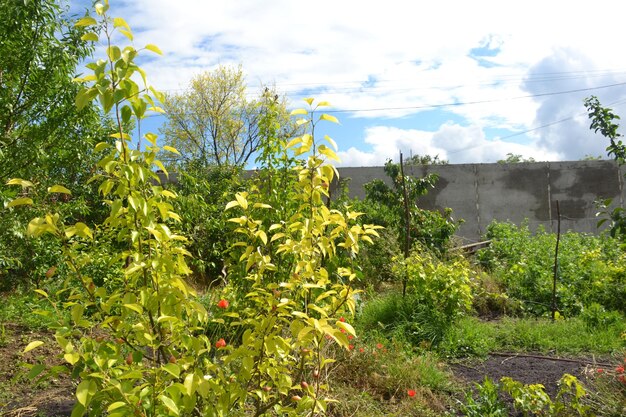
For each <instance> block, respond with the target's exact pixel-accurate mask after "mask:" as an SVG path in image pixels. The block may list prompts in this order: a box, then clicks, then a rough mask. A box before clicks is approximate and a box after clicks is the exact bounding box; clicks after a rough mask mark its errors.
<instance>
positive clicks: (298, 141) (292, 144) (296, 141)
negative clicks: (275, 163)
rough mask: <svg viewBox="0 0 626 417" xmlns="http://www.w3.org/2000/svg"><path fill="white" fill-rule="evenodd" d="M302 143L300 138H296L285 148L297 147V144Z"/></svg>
mask: <svg viewBox="0 0 626 417" xmlns="http://www.w3.org/2000/svg"><path fill="white" fill-rule="evenodd" d="M301 142H302V138H301V137H297V138H293V139H291V140H290V141H289V143H288V144H287V146H286V148H287V149H289V148H291V147H292V146H294V145H297V144H298V143H301Z"/></svg>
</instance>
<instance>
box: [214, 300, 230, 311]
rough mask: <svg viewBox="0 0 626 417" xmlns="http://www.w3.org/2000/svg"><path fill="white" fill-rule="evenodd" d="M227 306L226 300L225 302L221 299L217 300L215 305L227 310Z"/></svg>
mask: <svg viewBox="0 0 626 417" xmlns="http://www.w3.org/2000/svg"><path fill="white" fill-rule="evenodd" d="M229 305H230V303H229V302H228V300H225V299H223V298H222V299H221V300H219V301H218V303H217V306H218V307H219V308H222V309H227V308H228V306H229Z"/></svg>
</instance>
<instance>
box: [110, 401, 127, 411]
mask: <svg viewBox="0 0 626 417" xmlns="http://www.w3.org/2000/svg"><path fill="white" fill-rule="evenodd" d="M124 406H126V403H125V402H123V401H116V402H114V403H113V404H111V405H110V406H109V407H108V408H107V411H108V412H109V413H110V412H111V411H114V410H117V409H118V408H122V407H124Z"/></svg>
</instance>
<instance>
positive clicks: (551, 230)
mask: <svg viewBox="0 0 626 417" xmlns="http://www.w3.org/2000/svg"><path fill="white" fill-rule="evenodd" d="M546 170H547V179H548V218H549V219H550V232H553V231H554V220H553V219H552V184H550V162H546Z"/></svg>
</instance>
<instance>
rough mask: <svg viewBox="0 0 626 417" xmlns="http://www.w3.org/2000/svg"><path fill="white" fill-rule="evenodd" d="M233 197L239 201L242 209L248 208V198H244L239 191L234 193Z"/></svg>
mask: <svg viewBox="0 0 626 417" xmlns="http://www.w3.org/2000/svg"><path fill="white" fill-rule="evenodd" d="M235 198H236V199H237V202H238V203H239V205H240V206H241V208H242V209H244V210H247V209H248V200H246V198H245V197H244V196H243V195H241V193H236V194H235Z"/></svg>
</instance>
